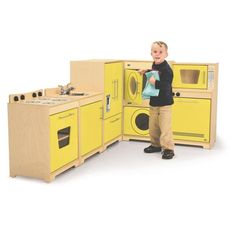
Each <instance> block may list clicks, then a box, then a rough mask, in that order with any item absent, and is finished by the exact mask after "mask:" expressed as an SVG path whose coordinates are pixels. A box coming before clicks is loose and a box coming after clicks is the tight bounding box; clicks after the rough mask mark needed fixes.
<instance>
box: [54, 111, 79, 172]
mask: <svg viewBox="0 0 236 236" xmlns="http://www.w3.org/2000/svg"><path fill="white" fill-rule="evenodd" d="M77 123H78V115H77V109H71V110H67V111H64V112H60V113H57V114H54V115H51V116H50V167H51V172H53V171H55V170H57V169H59V168H60V167H62V166H64V165H66V164H68V163H69V162H71V161H73V160H75V159H76V158H77V157H78V125H77Z"/></svg>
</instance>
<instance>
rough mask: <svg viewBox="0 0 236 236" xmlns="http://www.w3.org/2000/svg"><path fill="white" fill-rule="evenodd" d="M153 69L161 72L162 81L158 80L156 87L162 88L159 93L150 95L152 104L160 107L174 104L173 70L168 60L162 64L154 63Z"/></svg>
mask: <svg viewBox="0 0 236 236" xmlns="http://www.w3.org/2000/svg"><path fill="white" fill-rule="evenodd" d="M152 70H156V71H158V73H159V77H160V81H156V83H155V88H156V89H160V92H159V95H158V96H155V97H150V102H149V104H150V106H153V107H157V106H158V107H159V106H167V105H172V104H173V103H174V100H173V95H172V81H173V71H172V69H171V67H170V66H169V64H168V63H167V61H164V62H162V63H161V64H155V63H154V62H153V64H152Z"/></svg>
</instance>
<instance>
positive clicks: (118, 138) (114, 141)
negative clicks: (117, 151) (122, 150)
mask: <svg viewBox="0 0 236 236" xmlns="http://www.w3.org/2000/svg"><path fill="white" fill-rule="evenodd" d="M120 141H122V136H119V137H116V138H114V139H112V140H111V141H109V142H107V143H105V144H104V146H103V151H105V150H106V149H107V148H109V147H110V146H111V145H113V144H115V143H116V142H120Z"/></svg>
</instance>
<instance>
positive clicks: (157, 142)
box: [149, 105, 174, 150]
mask: <svg viewBox="0 0 236 236" xmlns="http://www.w3.org/2000/svg"><path fill="white" fill-rule="evenodd" d="M171 114H172V106H171V105H170V106H163V107H152V106H150V117H149V133H150V138H151V145H152V146H154V147H162V148H163V149H170V150H174V142H173V137H172V128H171V126H172V124H171Z"/></svg>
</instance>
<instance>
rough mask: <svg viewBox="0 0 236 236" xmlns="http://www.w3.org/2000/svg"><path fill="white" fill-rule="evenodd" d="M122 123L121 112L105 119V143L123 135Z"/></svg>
mask: <svg viewBox="0 0 236 236" xmlns="http://www.w3.org/2000/svg"><path fill="white" fill-rule="evenodd" d="M121 124H122V120H121V114H117V115H115V116H112V117H110V118H108V119H105V120H104V143H107V142H109V141H111V140H113V139H114V138H117V137H119V136H120V135H121Z"/></svg>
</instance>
